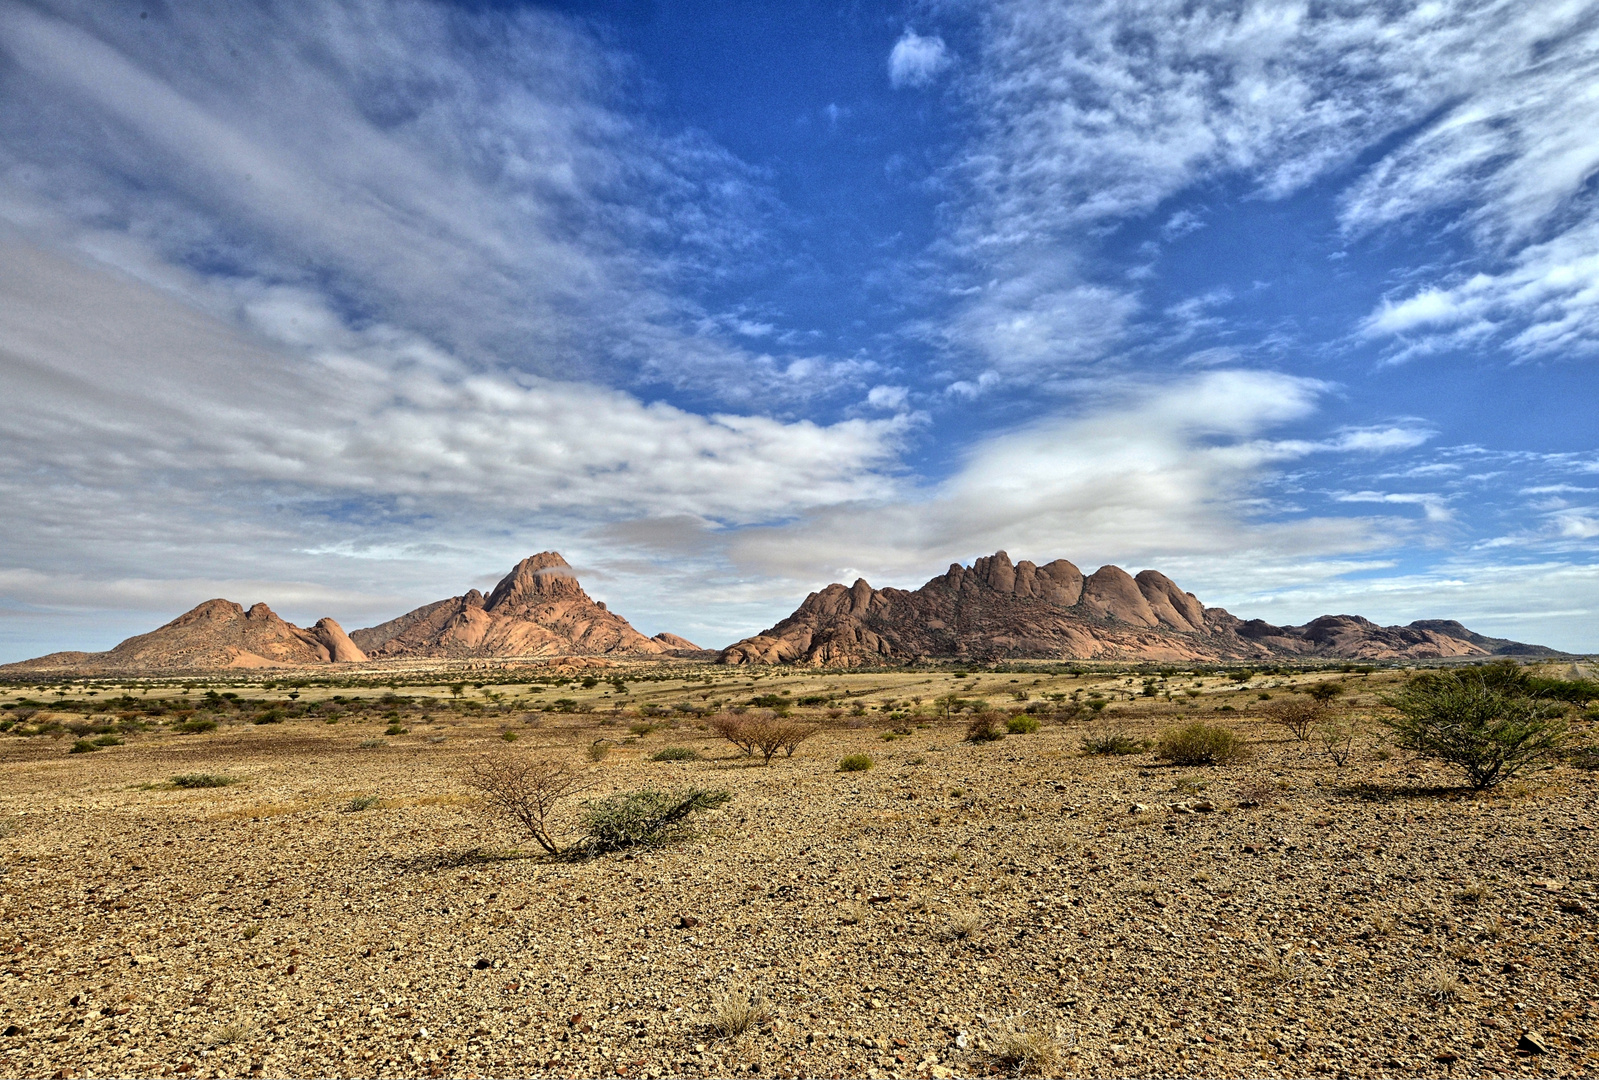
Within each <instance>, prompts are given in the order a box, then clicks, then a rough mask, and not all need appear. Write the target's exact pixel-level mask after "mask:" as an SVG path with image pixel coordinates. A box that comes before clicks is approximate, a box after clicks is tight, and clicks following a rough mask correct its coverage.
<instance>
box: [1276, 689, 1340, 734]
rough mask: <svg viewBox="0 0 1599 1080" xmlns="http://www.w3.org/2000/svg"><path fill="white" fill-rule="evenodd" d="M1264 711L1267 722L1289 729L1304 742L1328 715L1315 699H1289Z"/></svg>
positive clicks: (1324, 707) (1278, 702)
mask: <svg viewBox="0 0 1599 1080" xmlns="http://www.w3.org/2000/svg"><path fill="white" fill-rule="evenodd" d="M1318 685H1321V686H1326V685H1330V684H1327V683H1320V684H1318ZM1262 711H1263V712H1264V713H1265V716H1266V719H1267V720H1269V721H1271V722H1272V723H1273V724H1276V725H1277V726H1278V727H1284V728H1287V729H1288V732H1289V734H1291V735H1292V736H1293V737H1294V738H1296V739H1298V740H1299V741H1300V742H1304V741H1305V740H1306V739H1308V738H1310V734H1311V731H1312V730H1313V729H1314V728H1315V727H1316V724H1317V722H1318V721H1319V720H1321V719H1322V717H1324V716H1325V715H1326V714H1327V707H1326V706H1325V705H1324V704H1322V702H1320V701H1318V700H1317V699H1315V698H1288V699H1287V700H1284V701H1274V702H1272V703H1271V704H1270V705H1268V706H1266V708H1265V709H1264V710H1262Z"/></svg>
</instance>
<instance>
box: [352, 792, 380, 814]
mask: <svg viewBox="0 0 1599 1080" xmlns="http://www.w3.org/2000/svg"><path fill="white" fill-rule="evenodd" d="M377 804H378V797H377V796H376V795H357V796H355V797H354V798H352V799H351V800H350V801H349V802H347V803H345V804H344V812H345V813H346V814H359V813H360V812H361V811H362V810H370V809H372V808H373V807H374V806H376V805H377Z"/></svg>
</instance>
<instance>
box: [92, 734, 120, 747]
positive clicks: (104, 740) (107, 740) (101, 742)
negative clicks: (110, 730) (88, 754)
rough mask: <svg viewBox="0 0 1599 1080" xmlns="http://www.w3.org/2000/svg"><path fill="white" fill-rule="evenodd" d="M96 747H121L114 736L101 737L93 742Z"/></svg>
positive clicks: (118, 740)
mask: <svg viewBox="0 0 1599 1080" xmlns="http://www.w3.org/2000/svg"><path fill="white" fill-rule="evenodd" d="M94 745H96V746H121V745H122V740H121V739H119V738H117V737H116V736H115V735H101V736H99V737H98V738H97V739H95V740H94Z"/></svg>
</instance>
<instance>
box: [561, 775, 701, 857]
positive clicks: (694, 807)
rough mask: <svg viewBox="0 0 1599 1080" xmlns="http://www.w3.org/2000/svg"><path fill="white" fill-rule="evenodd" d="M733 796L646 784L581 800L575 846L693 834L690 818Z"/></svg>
mask: <svg viewBox="0 0 1599 1080" xmlns="http://www.w3.org/2000/svg"><path fill="white" fill-rule="evenodd" d="M732 797H733V796H732V794H731V793H729V792H726V791H710V790H706V789H704V788H688V789H686V790H684V791H676V792H674V791H656V790H654V789H652V788H645V789H644V790H642V791H630V792H627V793H626V794H622V795H612V796H610V797H609V798H605V799H589V800H587V801H585V802H584V803H583V813H582V819H583V828H584V832H585V835H584V837H583V839H582V840H580V841H579V842H578V847H579V848H581V849H582V850H584V851H588V852H591V853H599V852H605V851H620V850H621V849H623V848H630V847H661V846H663V845H665V844H670V843H674V842H676V841H679V840H687V839H689V838H690V837H692V836H693V835H694V829H693V825H692V824H691V822H690V820H689V819H690V818H691V817H692V816H693V815H695V814H698V813H700V812H702V811H705V810H714V809H716V808H717V807H719V806H722V805H723V804H725V803H726V802H727V801H728V800H729V799H731V798H732Z"/></svg>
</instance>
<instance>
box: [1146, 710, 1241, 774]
mask: <svg viewBox="0 0 1599 1080" xmlns="http://www.w3.org/2000/svg"><path fill="white" fill-rule="evenodd" d="M1155 756H1156V757H1157V758H1159V759H1160V760H1162V761H1169V762H1171V763H1172V764H1173V765H1229V764H1231V763H1233V762H1236V761H1242V760H1243V759H1244V758H1245V757H1247V756H1248V751H1247V750H1246V748H1245V747H1244V743H1243V740H1241V739H1240V738H1239V737H1238V736H1237V735H1236V734H1234V733H1233V732H1232V731H1231V730H1229V729H1228V728H1224V727H1216V726H1213V725H1211V724H1207V723H1205V722H1204V721H1202V720H1195V721H1194V722H1193V723H1191V724H1184V725H1183V726H1182V727H1178V728H1169V729H1167V730H1166V731H1164V732H1162V733H1161V736H1160V743H1159V744H1158V745H1157V746H1156V747H1155Z"/></svg>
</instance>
